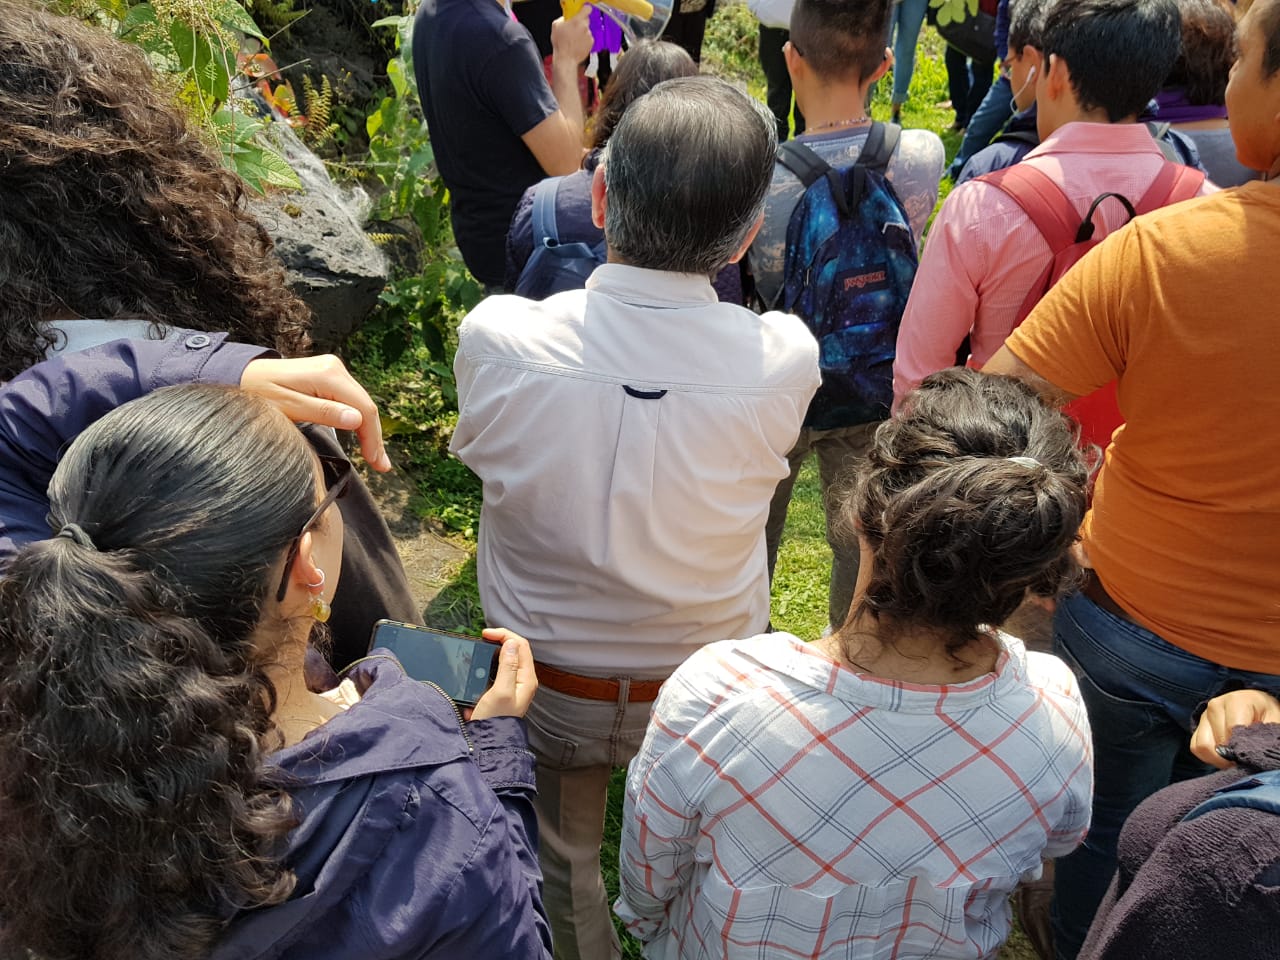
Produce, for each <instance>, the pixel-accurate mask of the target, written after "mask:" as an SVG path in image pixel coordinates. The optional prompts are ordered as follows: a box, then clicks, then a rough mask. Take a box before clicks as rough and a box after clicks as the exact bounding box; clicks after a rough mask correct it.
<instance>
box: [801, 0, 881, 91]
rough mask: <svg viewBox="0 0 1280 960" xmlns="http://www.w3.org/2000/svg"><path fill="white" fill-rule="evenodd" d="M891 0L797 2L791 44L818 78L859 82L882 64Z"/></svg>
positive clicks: (818, 0)
mask: <svg viewBox="0 0 1280 960" xmlns="http://www.w3.org/2000/svg"><path fill="white" fill-rule="evenodd" d="M890 6H891V0H796V4H795V6H794V7H793V8H792V10H791V33H790V37H791V45H792V47H794V48H795V51H796V52H797V53H798V54H800V56H802V57H803V58H804V59H805V61H806V62H807V63H808V64H809V65H810V66H811V67H812V68H813V71H814V73H816V74H817V75H818V76H819V77H830V78H832V79H836V80H849V79H852V80H857V81H861V80H864V79H866V78H867V77H869V76H871V74H872V73H874V72H875V70H876V68H877V67H879V66H880V64H882V63H883V62H884V49H885V37H887V36H888V33H889V10H890Z"/></svg>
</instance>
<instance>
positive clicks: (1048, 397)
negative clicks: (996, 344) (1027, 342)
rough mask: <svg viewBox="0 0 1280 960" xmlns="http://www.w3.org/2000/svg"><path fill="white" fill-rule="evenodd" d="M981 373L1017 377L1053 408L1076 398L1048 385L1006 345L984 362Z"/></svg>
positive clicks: (1055, 386) (1053, 384) (1055, 385)
mask: <svg viewBox="0 0 1280 960" xmlns="http://www.w3.org/2000/svg"><path fill="white" fill-rule="evenodd" d="M982 372H983V373H996V374H1000V375H1001V376H1005V377H1017V378H1018V379H1019V380H1021V381H1023V382H1024V383H1026V384H1027V385H1028V386H1030V387H1032V388H1033V389H1034V390H1035V391H1036V393H1038V394H1040V398H1041V399H1042V400H1044V402H1045V403H1048V404H1052V405H1053V406H1055V407H1061V406H1065V405H1066V404H1068V403H1070V402H1071V401H1072V400H1074V399H1075V398H1076V394H1073V393H1068V392H1067V391H1066V390H1063V389H1062V388H1061V387H1060V386H1058V385H1057V384H1056V383H1050V382H1049V381H1048V380H1046V379H1045V378H1044V377H1042V376H1040V374H1038V373H1036V372H1035V371H1034V370H1032V369H1031V368H1030V367H1029V366H1027V365H1026V364H1025V363H1023V362H1022V361H1021V360H1019V359H1018V358H1017V357H1016V356H1014V354H1013V351H1012V350H1010V349H1009V346H1008V344H1005V346H1003V347H1001V348H1000V349H999V350H997V351H996V353H995V356H993V357H992V358H991V359H990V360H988V361H987V362H986V364H985V365H984V366H983V368H982Z"/></svg>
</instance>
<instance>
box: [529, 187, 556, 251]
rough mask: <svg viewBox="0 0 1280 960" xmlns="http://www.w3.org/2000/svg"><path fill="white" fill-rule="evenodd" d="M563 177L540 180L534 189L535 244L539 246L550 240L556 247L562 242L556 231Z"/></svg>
mask: <svg viewBox="0 0 1280 960" xmlns="http://www.w3.org/2000/svg"><path fill="white" fill-rule="evenodd" d="M561 179H563V178H561V177H547V178H546V179H545V180H539V181H538V183H537V185H536V186H535V187H534V188H533V244H534V246H535V247H536V246H538V245H540V244H542V243H543V242H545V241H547V240H550V241H551V245H552V246H555V245H556V244H558V243H559V242H560V232H559V231H558V230H557V229H556V196H557V195H558V194H559V193H560V181H561Z"/></svg>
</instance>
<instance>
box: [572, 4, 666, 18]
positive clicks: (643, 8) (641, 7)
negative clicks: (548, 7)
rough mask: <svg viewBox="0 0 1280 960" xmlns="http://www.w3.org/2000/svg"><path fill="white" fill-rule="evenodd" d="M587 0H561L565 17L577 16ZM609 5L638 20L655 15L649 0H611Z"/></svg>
mask: <svg viewBox="0 0 1280 960" xmlns="http://www.w3.org/2000/svg"><path fill="white" fill-rule="evenodd" d="M585 3H586V0H560V9H561V11H563V12H564V15H565V19H568V18H570V17H574V16H577V14H578V11H579V10H581V9H582V7H583V5H584V4H585ZM607 5H608V6H610V7H613V9H615V10H617V11H618V12H619V13H625V14H628V15H629V16H632V17H635V18H637V19H638V20H649V19H652V17H653V4H652V3H650V2H649V0H609V2H608V4H607Z"/></svg>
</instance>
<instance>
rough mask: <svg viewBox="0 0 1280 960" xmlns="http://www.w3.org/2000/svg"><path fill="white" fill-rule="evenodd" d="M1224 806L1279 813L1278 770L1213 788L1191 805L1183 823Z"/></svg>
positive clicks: (1279, 785)
mask: <svg viewBox="0 0 1280 960" xmlns="http://www.w3.org/2000/svg"><path fill="white" fill-rule="evenodd" d="M1224 807H1248V808H1249V809H1251V810H1265V811H1267V812H1269V813H1274V814H1278V815H1280V770H1268V771H1266V772H1265V773H1255V774H1254V775H1253V776H1251V777H1245V778H1244V779H1243V780H1240V781H1238V782H1236V783H1233V784H1231V786H1229V787H1223V788H1222V789H1221V790H1215V791H1214V792H1213V794H1212V795H1211V796H1210V797H1208V799H1206V800H1204V801H1203V802H1202V803H1200V804H1199V805H1197V806H1195V807H1192V808H1191V810H1190V811H1188V813H1187V815H1186V816H1185V817H1183V818H1182V820H1183V822H1184V823H1185V822H1186V821H1187V820H1194V819H1196V818H1197V817H1202V816H1204V815H1205V814H1206V813H1210V812H1212V811H1214V810H1221V809H1223V808H1224Z"/></svg>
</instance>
